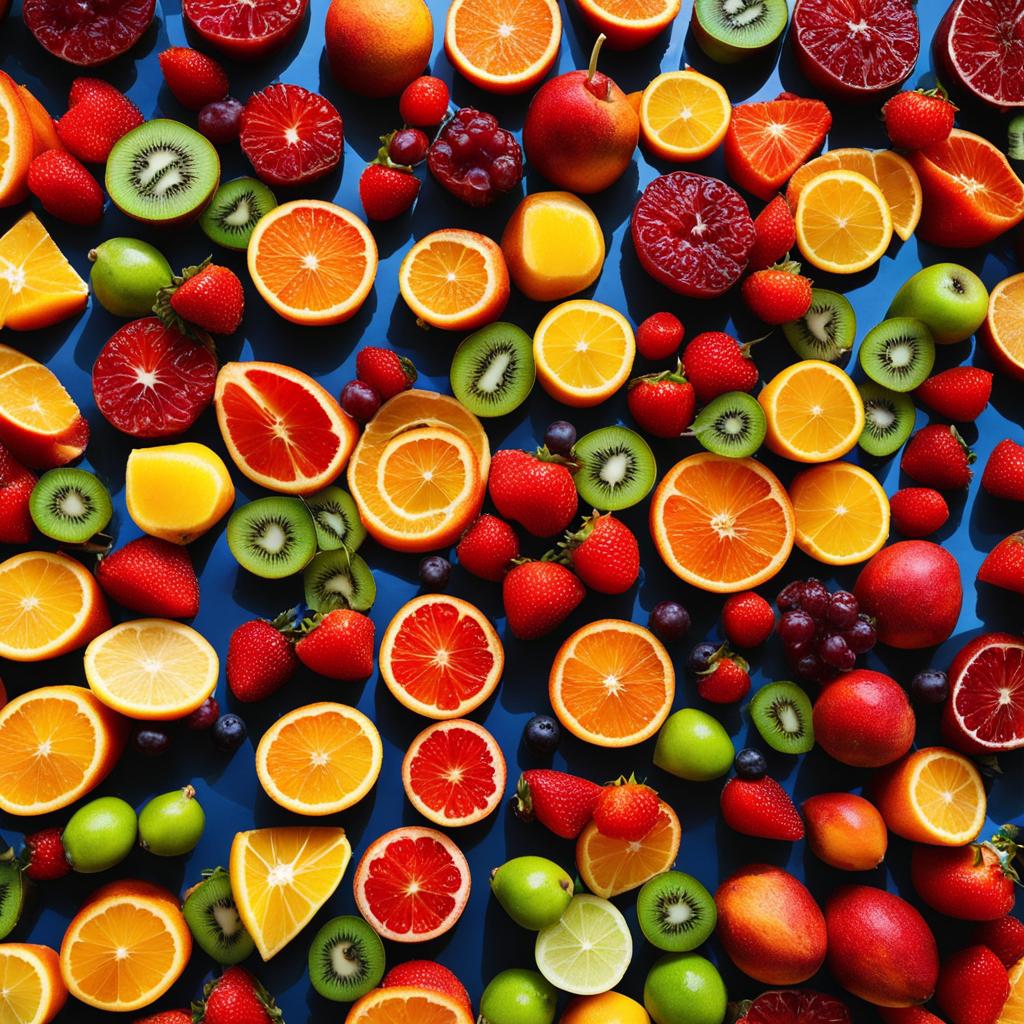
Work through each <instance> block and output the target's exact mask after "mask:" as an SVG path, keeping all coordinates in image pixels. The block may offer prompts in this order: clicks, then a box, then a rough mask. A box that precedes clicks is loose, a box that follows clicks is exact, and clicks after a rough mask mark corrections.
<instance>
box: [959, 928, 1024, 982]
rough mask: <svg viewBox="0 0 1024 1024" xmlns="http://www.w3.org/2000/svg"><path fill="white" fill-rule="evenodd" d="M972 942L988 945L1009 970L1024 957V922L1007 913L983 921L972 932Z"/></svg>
mask: <svg viewBox="0 0 1024 1024" xmlns="http://www.w3.org/2000/svg"><path fill="white" fill-rule="evenodd" d="M970 939H971V943H972V944H975V945H979V946H988V948H989V949H991V950H992V952H993V953H995V955H996V956H997V957H999V959H1000V960H1001V961H1002V964H1003V966H1004V967H1005V968H1006V969H1007V970H1009V969H1010V968H1011V967H1012V966H1013V965H1014V964H1015V963H1016V962H1017V961H1018V960H1020V959H1021V957H1024V922H1022V921H1020V920H1019V919H1018V918H1016V917H1011V916H1010V915H1007V916H1006V917H998V918H996V920H994V921H982V922H981V923H980V924H977V925H975V926H974V930H973V931H972V932H971V936H970Z"/></svg>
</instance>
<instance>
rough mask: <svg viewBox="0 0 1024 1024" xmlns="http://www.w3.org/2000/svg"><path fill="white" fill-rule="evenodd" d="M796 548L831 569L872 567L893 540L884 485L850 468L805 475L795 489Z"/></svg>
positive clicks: (834, 466) (830, 467)
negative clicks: (865, 563) (870, 561)
mask: <svg viewBox="0 0 1024 1024" xmlns="http://www.w3.org/2000/svg"><path fill="white" fill-rule="evenodd" d="M789 496H790V498H791V499H792V501H793V512H794V513H795V515H796V546H797V547H798V548H799V549H800V550H801V551H803V552H804V553H805V554H808V555H810V556H811V558H816V559H817V560H818V561H819V562H824V563H825V564H826V565H854V564H855V563H857V562H863V561H866V560H867V559H868V558H870V557H871V556H872V555H873V554H874V553H875V552H876V551H878V550H879V549H880V548H881V547H882V545H883V544H885V542H886V541H887V540H888V539H889V499H888V497H886V494H885V490H884V489H883V488H882V485H881V484H880V483H879V482H878V481H877V480H876V479H875V478H874V477H873V476H872V475H871V474H870V473H869V472H868V471H867V470H865V469H861V468H860V466H855V465H853V464H852V463H850V462H830V463H828V464H827V465H824V466H815V467H814V468H813V469H808V470H805V471H804V472H803V473H801V474H800V475H799V476H797V477H796V479H795V480H794V481H793V483H792V484H791V485H790V488H789Z"/></svg>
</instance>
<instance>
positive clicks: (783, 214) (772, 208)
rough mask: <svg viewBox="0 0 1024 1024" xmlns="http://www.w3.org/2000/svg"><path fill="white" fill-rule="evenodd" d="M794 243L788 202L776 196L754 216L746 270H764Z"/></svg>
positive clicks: (778, 259)
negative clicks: (752, 234)
mask: <svg viewBox="0 0 1024 1024" xmlns="http://www.w3.org/2000/svg"><path fill="white" fill-rule="evenodd" d="M795 244H796V222H795V221H794V220H793V212H792V210H790V208H789V203H787V202H786V200H785V199H784V198H783V197H782V196H776V197H775V198H774V199H773V200H772V201H771V202H770V203H769V204H768V205H767V206H766V207H765V208H764V209H763V210H762V211H761V212H760V213H759V214H758V215H757V217H756V218H754V248H753V249H751V250H750V256H749V258H748V259H747V269H748V270H764V268H765V267H770V266H771V265H772V264H773V263H778V262H780V261H781V260H784V259H785V258H786V256H787V255H788V253H789V251H790V249H792V248H793V246H794V245H795Z"/></svg>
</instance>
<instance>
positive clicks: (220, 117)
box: [199, 96, 245, 146]
mask: <svg viewBox="0 0 1024 1024" xmlns="http://www.w3.org/2000/svg"><path fill="white" fill-rule="evenodd" d="M244 110H245V106H244V104H242V103H240V102H239V101H238V100H236V99H235V98H234V97H233V96H228V97H227V98H226V99H223V100H217V102H216V103H207V104H206V106H205V107H203V109H202V110H200V111H199V131H200V132H202V134H203V135H205V136H206V137H207V138H208V139H209V140H210V141H211V142H212V143H213V144H214V145H215V146H225V145H227V143H229V142H234V141H235V139H237V138H238V136H239V133H240V132H241V131H242V112H243V111H244Z"/></svg>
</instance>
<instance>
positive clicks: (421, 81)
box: [398, 75, 449, 128]
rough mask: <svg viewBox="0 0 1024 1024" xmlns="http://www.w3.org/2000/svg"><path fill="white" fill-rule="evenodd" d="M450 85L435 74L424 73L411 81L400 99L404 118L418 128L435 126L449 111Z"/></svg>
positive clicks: (399, 105) (400, 112) (400, 107)
mask: <svg viewBox="0 0 1024 1024" xmlns="http://www.w3.org/2000/svg"><path fill="white" fill-rule="evenodd" d="M448 100H449V95H448V86H447V85H446V84H445V83H444V82H443V81H441V79H440V78H434V77H433V75H422V76H421V77H420V78H417V79H416V80H415V81H413V82H410V83H409V84H408V85H407V86H406V87H405V88H404V89H403V90H402V95H401V96H400V97H399V100H398V112H399V114H401V115H402V120H403V121H404V122H405V123H406V124H409V125H413V126H414V127H416V128H433V127H434V126H435V125H439V124H440V123H441V122H442V121H443V120H444V118H445V115H446V114H447V113H448Z"/></svg>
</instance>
